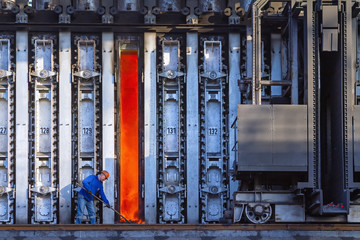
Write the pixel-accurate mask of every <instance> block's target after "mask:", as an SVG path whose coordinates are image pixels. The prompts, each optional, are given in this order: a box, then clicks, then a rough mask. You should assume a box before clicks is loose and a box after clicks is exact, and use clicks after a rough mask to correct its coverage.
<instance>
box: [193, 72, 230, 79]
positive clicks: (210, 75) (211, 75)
mask: <svg viewBox="0 0 360 240" xmlns="http://www.w3.org/2000/svg"><path fill="white" fill-rule="evenodd" d="M200 76H201V77H204V78H210V79H213V80H214V79H217V78H222V77H226V76H227V75H226V74H225V73H222V72H206V73H202V74H200Z"/></svg>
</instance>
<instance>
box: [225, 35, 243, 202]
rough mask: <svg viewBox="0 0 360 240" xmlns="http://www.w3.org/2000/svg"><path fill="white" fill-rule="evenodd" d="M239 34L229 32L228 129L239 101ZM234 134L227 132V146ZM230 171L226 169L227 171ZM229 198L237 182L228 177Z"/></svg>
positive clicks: (231, 165)
mask: <svg viewBox="0 0 360 240" xmlns="http://www.w3.org/2000/svg"><path fill="white" fill-rule="evenodd" d="M240 46H241V43H240V34H239V33H230V34H229V122H228V129H231V125H232V123H233V122H234V121H235V119H236V116H237V105H238V104H240V103H241V99H240V89H239V86H238V81H239V80H240ZM235 142H236V136H235V132H234V131H230V132H229V146H230V148H232V147H233V146H234V145H235ZM235 154H236V151H235V152H234V154H232V153H230V156H229V157H230V158H229V165H228V169H233V164H234V161H235V159H236V157H235ZM229 172H231V171H228V173H229ZM229 181H230V199H232V196H233V193H234V192H235V191H236V190H237V185H238V183H237V182H235V181H232V180H231V177H230V180H229Z"/></svg>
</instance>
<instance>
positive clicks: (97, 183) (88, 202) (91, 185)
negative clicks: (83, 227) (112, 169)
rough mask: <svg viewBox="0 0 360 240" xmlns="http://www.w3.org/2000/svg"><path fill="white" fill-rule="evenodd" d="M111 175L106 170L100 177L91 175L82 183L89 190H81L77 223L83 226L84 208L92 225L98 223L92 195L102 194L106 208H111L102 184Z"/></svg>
mask: <svg viewBox="0 0 360 240" xmlns="http://www.w3.org/2000/svg"><path fill="white" fill-rule="evenodd" d="M109 175H110V174H109V173H108V172H107V171H105V170H103V171H101V172H100V174H98V175H90V176H88V177H87V178H85V179H84V181H82V183H83V187H84V188H85V189H86V190H87V191H85V190H84V189H83V188H82V189H81V190H80V192H79V195H78V208H77V214H76V219H75V223H76V224H81V222H82V216H83V212H84V207H85V206H86V209H87V211H88V213H89V216H90V223H91V224H95V223H96V216H95V207H94V202H93V196H92V194H96V193H100V196H101V199H102V200H103V201H104V202H105V203H106V205H105V206H106V207H109V208H110V207H111V206H110V204H109V201H108V200H107V198H106V196H105V193H104V190H103V185H102V183H103V182H104V181H105V180H107V179H108V178H109Z"/></svg>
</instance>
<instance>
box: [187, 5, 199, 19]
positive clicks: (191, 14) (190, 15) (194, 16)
mask: <svg viewBox="0 0 360 240" xmlns="http://www.w3.org/2000/svg"><path fill="white" fill-rule="evenodd" d="M197 4H198V1H197V0H187V1H186V5H187V6H188V7H189V9H190V14H189V15H187V16H186V24H198V23H199V18H198V17H197V16H196V15H195V8H196V7H197Z"/></svg>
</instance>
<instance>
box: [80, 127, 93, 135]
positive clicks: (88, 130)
mask: <svg viewBox="0 0 360 240" xmlns="http://www.w3.org/2000/svg"><path fill="white" fill-rule="evenodd" d="M82 134H83V135H88V136H92V134H93V129H92V128H91V127H83V128H82Z"/></svg>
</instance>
